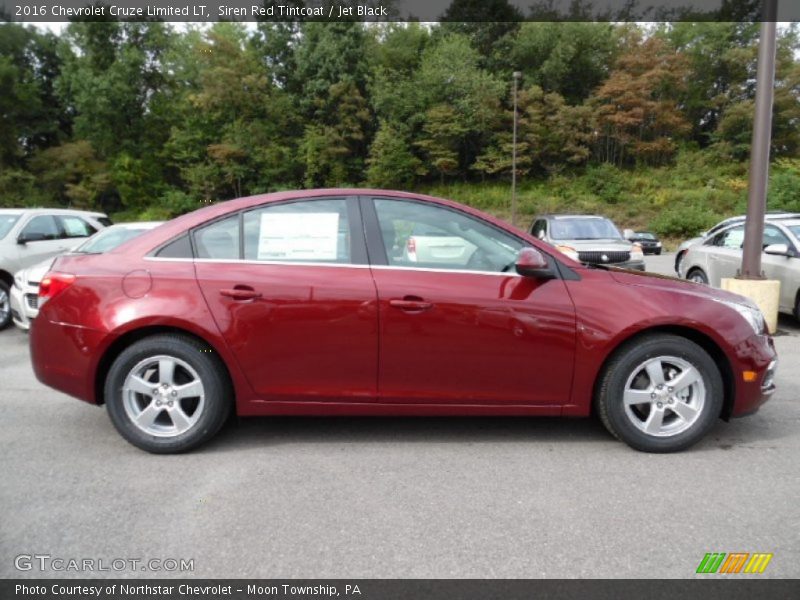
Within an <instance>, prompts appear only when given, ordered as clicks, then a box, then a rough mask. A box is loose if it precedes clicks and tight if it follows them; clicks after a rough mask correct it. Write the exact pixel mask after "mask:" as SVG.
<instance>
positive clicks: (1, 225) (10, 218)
mask: <svg viewBox="0 0 800 600" xmlns="http://www.w3.org/2000/svg"><path fill="white" fill-rule="evenodd" d="M19 217H20V213H2V214H0V240H2V239H3V238H4V237H6V235H8V232H9V231H11V228H12V227H14V223H16V222H17V221H18V220H19Z"/></svg>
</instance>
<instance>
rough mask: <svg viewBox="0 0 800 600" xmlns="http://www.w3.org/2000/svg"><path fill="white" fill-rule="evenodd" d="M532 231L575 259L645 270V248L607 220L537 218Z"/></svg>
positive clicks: (593, 218) (587, 216)
mask: <svg viewBox="0 0 800 600" xmlns="http://www.w3.org/2000/svg"><path fill="white" fill-rule="evenodd" d="M530 232H531V235H533V236H535V237H537V238H539V239H540V240H543V241H545V242H547V243H548V244H550V245H552V246H555V247H556V249H558V250H560V251H561V252H563V253H564V254H566V255H567V256H569V257H570V258H572V259H574V260H579V261H581V262H583V263H588V264H596V265H609V266H614V267H623V268H626V269H636V270H638V271H644V254H643V253H642V247H641V245H640V244H633V243H631V242H629V241H628V240H626V239H625V238H623V237H622V234H621V233H620V232H619V229H617V226H616V225H614V223H612V222H611V221H610V220H609V219H607V218H605V217H601V216H596V215H543V216H541V217H537V218H536V219H534V221H533V224H532V225H531V229H530Z"/></svg>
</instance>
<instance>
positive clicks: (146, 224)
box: [105, 221, 166, 231]
mask: <svg viewBox="0 0 800 600" xmlns="http://www.w3.org/2000/svg"><path fill="white" fill-rule="evenodd" d="M165 222H166V221H134V222H132V223H114V224H113V225H110V226H109V227H106V229H105V231H108V230H109V229H154V228H156V227H158V226H159V225H163V224H164V223H165Z"/></svg>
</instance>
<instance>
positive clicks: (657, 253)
mask: <svg viewBox="0 0 800 600" xmlns="http://www.w3.org/2000/svg"><path fill="white" fill-rule="evenodd" d="M656 256H661V249H660V248H659V249H658V250H656Z"/></svg>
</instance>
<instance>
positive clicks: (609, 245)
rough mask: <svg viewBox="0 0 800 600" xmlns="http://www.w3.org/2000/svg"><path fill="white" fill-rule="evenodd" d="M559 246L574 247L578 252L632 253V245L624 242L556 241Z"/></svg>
mask: <svg viewBox="0 0 800 600" xmlns="http://www.w3.org/2000/svg"><path fill="white" fill-rule="evenodd" d="M553 243H555V244H558V245H559V246H572V247H573V248H575V250H577V251H579V252H580V251H581V250H594V251H596V252H626V251H628V252H629V251H630V249H631V243H630V242H626V241H623V240H557V241H556V240H554V241H553Z"/></svg>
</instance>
